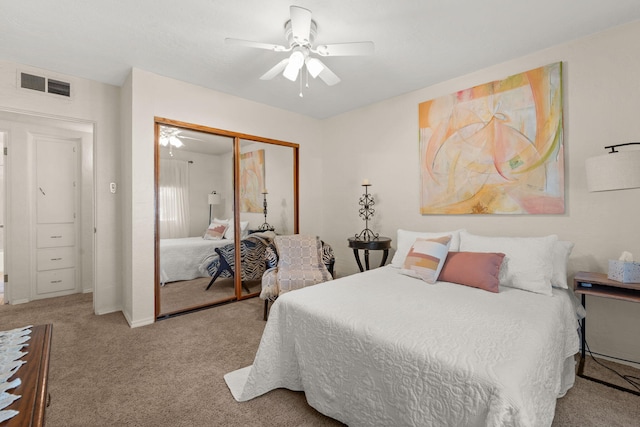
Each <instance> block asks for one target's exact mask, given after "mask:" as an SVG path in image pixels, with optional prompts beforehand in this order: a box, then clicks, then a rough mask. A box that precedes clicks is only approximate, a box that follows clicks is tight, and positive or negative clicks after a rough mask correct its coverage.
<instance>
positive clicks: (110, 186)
mask: <svg viewBox="0 0 640 427" xmlns="http://www.w3.org/2000/svg"><path fill="white" fill-rule="evenodd" d="M116 189H117V186H116V183H115V182H112V183H110V184H109V190H111V192H112V193H115V192H116Z"/></svg>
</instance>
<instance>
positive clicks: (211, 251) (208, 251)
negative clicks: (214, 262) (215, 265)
mask: <svg viewBox="0 0 640 427" xmlns="http://www.w3.org/2000/svg"><path fill="white" fill-rule="evenodd" d="M229 243H233V240H228V239H219V240H207V239H203V238H202V237H201V236H199V237H184V238H180V239H160V282H161V283H162V284H165V283H168V282H175V281H178V280H193V279H196V278H198V277H208V276H209V275H208V273H207V271H206V270H203V269H202V268H201V266H202V264H203V263H204V262H205V260H206V259H207V258H210V257H211V256H213V255H215V249H216V248H219V247H222V246H224V245H228V244H229Z"/></svg>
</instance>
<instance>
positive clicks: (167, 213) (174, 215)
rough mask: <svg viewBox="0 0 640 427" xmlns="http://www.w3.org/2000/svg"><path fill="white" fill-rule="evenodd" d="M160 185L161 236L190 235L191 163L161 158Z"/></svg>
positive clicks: (165, 237)
mask: <svg viewBox="0 0 640 427" xmlns="http://www.w3.org/2000/svg"><path fill="white" fill-rule="evenodd" d="M158 187H159V188H158V208H159V217H160V218H159V219H160V237H161V238H163V239H174V238H179V237H189V218H190V214H189V164H188V163H187V162H186V161H184V160H174V159H160V177H159V182H158Z"/></svg>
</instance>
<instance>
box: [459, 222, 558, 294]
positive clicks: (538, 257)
mask: <svg viewBox="0 0 640 427" xmlns="http://www.w3.org/2000/svg"><path fill="white" fill-rule="evenodd" d="M557 241H558V236H556V235H555V234H554V235H550V236H546V237H485V236H476V235H473V234H470V233H467V232H466V231H465V232H462V233H460V251H461V252H502V253H504V254H505V258H504V260H503V263H502V267H501V268H500V285H502V286H509V287H512V288H517V289H522V290H525V291H529V292H535V293H538V294H543V295H551V276H552V274H553V246H554V245H555V243H556V242H557Z"/></svg>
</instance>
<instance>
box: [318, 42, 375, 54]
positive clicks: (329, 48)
mask: <svg viewBox="0 0 640 427" xmlns="http://www.w3.org/2000/svg"><path fill="white" fill-rule="evenodd" d="M312 52H315V53H317V54H318V55H321V56H365V55H372V54H373V52H374V45H373V42H352V43H336V44H323V45H320V46H318V47H316V48H315V49H313V50H312Z"/></svg>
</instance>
